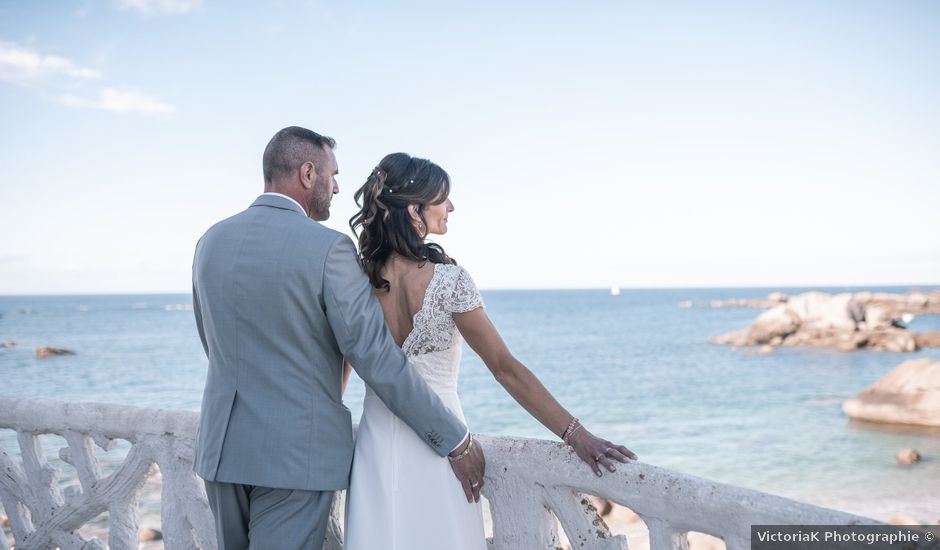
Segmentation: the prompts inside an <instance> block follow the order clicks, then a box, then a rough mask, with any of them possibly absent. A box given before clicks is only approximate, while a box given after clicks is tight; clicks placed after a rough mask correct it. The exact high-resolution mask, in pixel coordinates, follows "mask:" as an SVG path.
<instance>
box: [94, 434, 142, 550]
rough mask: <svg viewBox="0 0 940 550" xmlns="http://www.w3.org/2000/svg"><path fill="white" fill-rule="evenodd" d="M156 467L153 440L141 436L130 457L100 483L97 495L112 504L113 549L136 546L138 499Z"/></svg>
mask: <svg viewBox="0 0 940 550" xmlns="http://www.w3.org/2000/svg"><path fill="white" fill-rule="evenodd" d="M152 467H153V452H152V446H151V445H150V444H149V441H145V440H143V439H141V440H138V441H137V442H136V443H134V444H133V445H132V446H131V449H130V451H128V453H127V458H125V459H124V462H122V463H121V466H120V468H119V469H118V471H117V472H115V473H114V474H112V475H111V476H108V477H107V478H105V479H104V480H102V481H101V483H99V484H98V486H99V487H100V490H96V491H95V493H96V495H95V496H99V495H100V496H101V497H102V498H103V499H104V502H106V503H107V506H108V518H109V524H110V525H109V529H108V546H109V547H110V548H111V550H125V549H127V550H136V549H137V546H138V540H137V539H138V531H139V527H140V525H139V520H138V517H137V503H138V502H140V493H141V491H143V488H144V483H145V482H146V481H147V478H148V477H150V474H151V471H152Z"/></svg>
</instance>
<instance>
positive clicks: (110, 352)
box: [0, 288, 940, 523]
mask: <svg viewBox="0 0 940 550" xmlns="http://www.w3.org/2000/svg"><path fill="white" fill-rule="evenodd" d="M775 290H783V291H784V292H786V293H788V294H791V295H792V294H796V293H798V292H801V291H803V290H809V289H668V290H624V291H623V292H622V293H621V294H620V295H619V296H612V295H611V294H610V293H609V292H608V291H606V290H557V291H489V292H484V293H483V295H484V299H485V301H486V305H487V311H488V313H489V315H490V317H491V318H492V319H493V321H494V323H495V324H496V326H497V328H498V329H499V330H500V332H501V334H502V336H503V338H504V339H505V340H506V342H507V343H508V344H509V347H510V348H511V349H512V350H513V352H514V354H515V355H516V356H517V357H518V358H519V359H520V360H521V361H522V362H523V363H525V364H526V365H527V366H528V367H529V368H530V369H531V370H532V371H533V372H535V373H536V375H537V376H538V377H539V378H540V379H541V380H542V381H543V382H544V383H545V385H546V386H547V387H548V388H549V389H550V390H551V391H552V392H553V393H554V394H555V396H556V397H557V398H558V399H559V400H560V401H561V402H562V404H564V405H565V406H566V407H567V408H568V409H569V410H570V411H571V412H572V413H574V414H575V415H577V416H579V417H580V418H581V419H582V421H583V422H584V424H585V425H586V426H587V427H588V428H590V429H591V430H592V431H594V432H595V433H597V434H599V435H603V436H604V437H607V438H608V439H611V440H614V441H615V442H618V443H623V444H625V445H626V446H627V447H629V448H631V449H632V450H633V451H635V452H636V453H637V454H638V455H639V456H640V459H641V460H643V461H645V462H649V463H652V464H656V465H658V466H662V467H666V468H671V469H675V470H678V471H681V472H685V473H689V474H693V475H697V476H701V477H706V478H709V479H713V480H716V481H721V482H726V483H732V484H735V485H740V486H744V487H749V488H753V489H758V490H762V491H767V492H771V493H775V494H780V495H784V496H788V497H791V498H797V499H799V500H803V501H807V502H812V503H815V504H820V505H824V506H829V507H834V508H838V509H843V510H847V511H851V512H855V513H860V514H865V515H869V516H871V517H875V518H878V519H888V518H889V517H890V516H891V515H893V514H895V513H904V514H907V515H910V516H913V517H914V518H916V519H918V520H920V521H924V522H931V523H933V522H935V521H937V520H938V519H940V431H937V430H919V429H914V428H888V427H886V426H872V425H865V424H859V423H854V422H850V421H849V420H848V419H847V418H846V417H845V415H844V414H843V413H842V411H841V408H840V407H841V403H842V402H843V401H844V400H845V399H848V398H849V397H852V396H854V395H855V394H857V393H858V392H859V391H861V390H862V389H863V388H865V387H866V386H868V385H870V384H872V383H874V382H875V381H877V380H878V379H879V378H880V377H881V376H883V375H884V374H886V373H887V372H888V371H890V370H891V369H892V368H894V367H895V366H896V365H898V364H899V363H901V362H902V361H904V360H907V359H912V358H916V357H933V358H938V359H940V349H929V350H924V351H921V352H918V353H914V354H898V353H887V352H868V351H863V352H854V353H841V352H836V351H829V350H821V349H809V348H778V350H777V352H776V353H774V354H773V355H768V356H751V355H743V354H739V353H734V352H732V351H731V348H730V347H727V346H716V345H711V344H708V338H709V337H710V336H713V335H717V334H722V333H725V332H728V331H731V330H736V329H739V328H743V327H745V326H747V325H748V324H749V323H750V322H751V321H752V320H753V319H754V317H756V316H757V315H758V314H759V313H760V311H759V310H756V309H749V308H722V309H714V308H709V307H703V306H704V305H705V304H708V303H709V302H710V301H711V300H716V299H727V298H758V297H763V296H766V295H767V294H768V293H769V292H771V291H775ZM816 290H825V291H831V292H834V291H842V290H853V291H857V290H875V291H888V292H904V291H908V290H910V289H908V288H864V289H862V288H852V289H816ZM922 290H929V288H928V289H922ZM684 300H692V301H693V303H694V304H695V305H694V306H693V307H691V308H680V307H678V303H679V302H680V301H684ZM190 303H191V300H190V297H189V296H188V295H139V296H40V297H9V296H8V297H0V314H2V318H0V342H2V341H6V340H13V341H15V342H17V345H16V346H15V347H12V348H8V349H0V393H2V394H4V395H19V396H31V397H44V398H53V399H60V400H78V401H103V402H111V403H121V404H128V405H135V406H143V407H159V408H169V409H189V410H198V408H199V403H200V399H201V394H202V387H203V383H204V381H205V368H206V359H205V356H204V354H203V351H202V347H201V344H200V343H199V338H198V336H197V333H196V328H195V323H194V320H193V314H192V312H191V311H189V310H188V309H187V307H188V305H189V304H190ZM911 327H912V328H913V329H914V330H916V331H929V330H934V331H940V316H925V317H920V318H917V319H915V320H914V322H913V323H912V325H911ZM41 345H52V346H57V347H65V348H69V349H72V350H75V351H76V352H77V355H74V356H63V357H53V358H47V359H37V358H36V357H35V355H34V353H33V349H34V348H35V347H37V346H41ZM460 392H461V397H462V400H463V404H464V410H465V412H466V415H467V417H468V421H469V422H470V424H471V427H472V429H473V430H474V431H476V432H482V433H490V434H503V435H521V436H532V437H542V438H549V439H551V438H553V437H554V436H553V435H552V434H551V433H549V432H548V430H546V429H545V428H543V427H542V426H541V425H540V424H538V423H537V422H536V421H535V420H534V419H532V418H531V417H530V416H529V415H528V414H527V413H526V412H525V411H524V410H523V409H522V408H521V407H520V406H518V405H517V404H516V403H515V402H514V401H513V400H512V398H511V397H509V395H508V394H507V393H506V392H505V391H504V390H503V389H502V388H501V387H500V386H499V384H498V383H496V382H495V381H494V379H493V377H492V375H491V374H490V373H489V371H488V370H487V369H486V366H485V365H484V364H483V363H482V361H480V359H479V358H478V357H477V356H476V355H475V354H474V353H473V352H472V350H470V349H469V348H466V349H465V350H464V359H463V364H462V371H461V380H460ZM363 394H364V391H363V386H362V382H361V381H359V380H358V379H357V378H355V376H354V378H353V381H352V382H351V384H350V387H349V389H348V390H347V394H346V401H347V405H348V406H349V407H350V409H352V410H353V415H354V418H357V417H358V415H359V412H360V411H361V406H362V397H363ZM0 445H2V446H3V448H4V449H7V450H8V451H13V450H14V448H15V440H14V439H13V437H12V434H11V432H9V431H4V432H0ZM903 447H914V448H916V449H918V450H919V451H920V453H921V454H922V455H923V456H924V457H925V460H924V461H923V462H922V463H920V464H918V465H915V466H908V467H902V466H899V465H897V464H896V461H895V455H896V453H897V451H898V450H899V449H900V448H903ZM520 458H521V459H522V460H524V459H525V458H524V457H520Z"/></svg>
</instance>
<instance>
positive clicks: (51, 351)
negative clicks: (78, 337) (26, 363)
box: [36, 346, 75, 358]
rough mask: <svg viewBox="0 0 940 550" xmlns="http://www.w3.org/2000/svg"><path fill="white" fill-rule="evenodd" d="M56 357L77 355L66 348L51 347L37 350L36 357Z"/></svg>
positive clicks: (41, 347)
mask: <svg viewBox="0 0 940 550" xmlns="http://www.w3.org/2000/svg"><path fill="white" fill-rule="evenodd" d="M56 355H75V352H74V351H72V350H70V349H65V348H54V347H51V346H40V347H38V348H36V357H39V358H43V357H55V356H56Z"/></svg>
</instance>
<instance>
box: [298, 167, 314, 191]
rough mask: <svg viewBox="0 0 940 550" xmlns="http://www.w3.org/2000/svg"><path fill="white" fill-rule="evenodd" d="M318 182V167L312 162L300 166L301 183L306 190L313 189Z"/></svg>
mask: <svg viewBox="0 0 940 550" xmlns="http://www.w3.org/2000/svg"><path fill="white" fill-rule="evenodd" d="M316 182H317V165H316V164H314V163H313V161H312V160H308V161H307V162H305V163H303V164H301V165H300V183H301V185H303V186H304V189H312V188H313V184H315V183H316Z"/></svg>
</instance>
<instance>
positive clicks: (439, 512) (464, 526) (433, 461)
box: [345, 264, 487, 550]
mask: <svg viewBox="0 0 940 550" xmlns="http://www.w3.org/2000/svg"><path fill="white" fill-rule="evenodd" d="M482 306H483V299H482V298H481V297H480V293H479V292H478V291H477V288H476V285H474V283H473V279H471V278H470V275H469V274H468V273H467V272H466V270H464V269H463V268H462V267H458V266H455V265H445V264H435V266H434V275H433V276H432V277H431V282H430V283H429V284H428V288H427V290H426V291H425V295H424V302H423V304H422V306H421V309H420V310H419V311H418V313H416V314H415V316H414V328H413V329H412V331H411V333H410V334H409V335H408V337H407V338H406V339H405V342H404V344H402V350H403V351H404V352H405V354H407V355H408V358H409V359H410V360H411V364H412V365H414V368H415V369H417V370H418V371H419V372H420V373H421V375H422V377H423V378H424V379H425V380H426V381H427V382H428V384H429V385H430V386H431V388H432V389H433V390H434V391H435V392H437V394H438V395H439V396H440V398H441V400H442V401H443V402H444V404H445V405H447V406H448V407H449V408H450V409H451V410H452V411H453V412H454V414H456V415H457V416H458V417H460V419H461V420H464V415H463V410H462V409H461V407H460V400H459V398H458V397H457V375H458V372H459V369H460V354H461V347H462V344H463V338H462V337H461V336H460V332H459V331H458V330H457V327H456V325H454V320H453V317H452V314H453V313H463V312H467V311H470V310H473V309H476V308H478V307H482ZM464 421H465V420H464ZM486 547H487V546H486V540H485V537H484V533H483V512H482V508H481V506H480V504H479V503H475V504H470V503H468V502H467V498H466V496H464V491H463V488H462V487H461V486H460V482H459V481H457V478H456V477H454V473H453V471H452V470H451V467H450V463H449V462H448V461H447V459H445V458H441V457H440V456H438V455H437V454H436V453H434V452H433V451H432V450H431V449H430V448H429V447H428V446H427V444H426V443H425V442H424V441H423V440H422V439H421V438H419V437H418V436H417V435H416V434H415V433H414V432H413V431H412V430H411V429H410V428H409V427H408V425H407V424H405V423H404V422H402V421H401V420H399V419H398V417H396V416H395V415H394V414H392V412H391V411H389V410H388V408H387V407H386V406H385V404H384V403H382V400H381V399H379V397H378V396H377V395H376V394H375V393H373V392H372V390H371V389H369V388H368V387H367V388H366V396H365V401H364V403H363V412H362V419H361V420H360V422H359V432H358V434H357V436H356V452H355V455H354V457H353V466H352V478H351V480H350V486H349V491H348V493H347V499H346V537H345V548H346V550H377V549H385V550H422V549H427V550H432V549H433V550H438V549H441V548H446V549H448V550H485V549H486Z"/></svg>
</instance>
